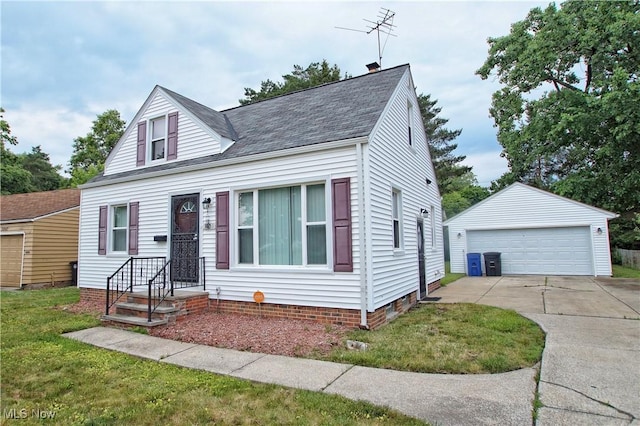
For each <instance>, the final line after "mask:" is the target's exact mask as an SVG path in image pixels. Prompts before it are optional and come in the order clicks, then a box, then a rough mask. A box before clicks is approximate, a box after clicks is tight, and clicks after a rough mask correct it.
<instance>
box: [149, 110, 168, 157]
mask: <svg viewBox="0 0 640 426" xmlns="http://www.w3.org/2000/svg"><path fill="white" fill-rule="evenodd" d="M150 123H151V130H150V132H151V138H150V140H151V150H150V151H151V160H152V161H153V160H160V159H163V158H164V150H165V141H166V139H167V138H166V136H167V120H166V117H164V116H162V117H158V118H155V119H153V120H151V121H150Z"/></svg>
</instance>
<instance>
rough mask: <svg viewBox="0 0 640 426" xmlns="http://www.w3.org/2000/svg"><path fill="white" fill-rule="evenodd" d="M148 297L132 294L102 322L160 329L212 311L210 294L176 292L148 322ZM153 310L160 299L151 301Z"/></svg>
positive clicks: (112, 308) (166, 299)
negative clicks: (159, 327) (182, 319)
mask: <svg viewBox="0 0 640 426" xmlns="http://www.w3.org/2000/svg"><path fill="white" fill-rule="evenodd" d="M148 298H149V296H148V294H147V293H146V292H134V293H129V294H127V296H126V299H125V297H123V299H125V300H126V301H122V302H117V303H116V304H115V305H114V306H112V307H111V312H113V313H110V314H109V315H102V317H101V318H100V319H101V320H102V323H103V324H104V325H111V326H114V327H132V326H138V327H145V328H148V327H157V326H160V325H167V324H175V322H176V321H178V320H180V319H181V318H183V317H185V316H186V315H189V314H195V313H200V312H203V311H205V310H207V309H208V308H209V292H207V291H188V290H176V291H175V292H174V295H173V296H167V297H165V299H164V300H163V301H162V302H160V306H158V307H157V308H156V309H155V311H154V312H152V314H151V321H149V319H148V309H149V305H148ZM152 299H153V301H152V307H153V306H154V305H155V304H156V303H157V302H156V300H157V298H155V297H152Z"/></svg>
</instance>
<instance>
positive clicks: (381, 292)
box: [364, 72, 444, 310]
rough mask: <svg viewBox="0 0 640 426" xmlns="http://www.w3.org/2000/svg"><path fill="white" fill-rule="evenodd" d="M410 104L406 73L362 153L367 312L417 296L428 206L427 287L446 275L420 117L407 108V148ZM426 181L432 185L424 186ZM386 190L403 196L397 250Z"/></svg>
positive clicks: (435, 194)
mask: <svg viewBox="0 0 640 426" xmlns="http://www.w3.org/2000/svg"><path fill="white" fill-rule="evenodd" d="M409 104H412V105H417V98H416V96H415V92H414V90H413V84H412V82H411V81H410V73H408V72H407V74H405V76H404V78H403V80H402V81H401V82H400V83H399V84H398V86H397V88H396V92H395V93H394V95H393V97H392V99H391V101H390V104H389V105H388V106H387V109H386V111H385V112H384V114H383V116H382V117H381V119H380V120H379V122H378V124H377V125H376V128H375V130H374V133H373V135H372V136H371V137H370V142H369V144H368V145H367V146H366V149H365V153H366V155H368V165H367V166H366V167H365V176H364V180H365V182H367V183H368V193H369V197H370V206H369V207H368V209H369V211H370V216H368V219H369V221H370V223H369V224H368V227H367V234H368V235H370V238H371V243H370V244H369V245H368V246H367V248H368V250H370V259H371V262H370V264H369V265H368V268H369V271H368V275H367V279H368V281H369V282H370V284H369V286H370V287H369V288H370V289H372V290H371V291H370V292H369V293H368V297H369V300H368V303H369V306H368V309H369V310H373V309H376V308H379V307H381V306H385V305H387V304H388V303H390V302H392V301H393V300H395V299H397V298H399V297H402V296H404V295H406V294H407V293H409V292H411V291H413V290H415V291H418V286H419V275H418V241H417V234H416V232H415V229H416V223H417V220H418V218H419V217H420V211H421V209H428V208H429V206H431V205H433V206H437V208H435V211H434V221H435V222H434V223H435V224H436V226H435V229H433V227H432V226H431V225H430V222H429V221H425V223H424V226H425V228H427V229H425V233H426V235H431V234H432V233H433V234H434V235H435V237H436V240H437V243H436V245H435V247H434V248H433V249H427V250H425V270H426V274H425V276H426V281H427V285H428V284H429V283H432V282H434V281H436V280H438V279H440V278H441V277H443V276H444V252H443V250H442V246H443V245H442V227H441V223H442V216H441V209H440V208H439V206H440V195H439V193H438V188H437V184H436V183H435V182H436V178H435V174H434V171H433V166H432V164H431V160H430V155H429V151H428V148H427V141H426V137H425V134H424V131H423V128H422V118H421V117H420V112H419V111H418V108H415V107H414V108H411V110H412V116H411V120H412V122H413V125H412V135H411V137H412V141H413V144H412V145H411V146H410V145H409V143H408V142H407V129H408V127H409V121H408V120H409V117H408V110H409V109H408V105H409ZM427 179H429V180H430V181H431V182H433V183H431V184H430V185H427V184H426V181H427ZM390 188H398V189H400V190H401V191H402V210H401V222H402V223H403V226H402V240H401V241H402V249H401V250H397V249H396V250H394V249H393V232H392V227H391V225H390V218H391V217H392V203H391V196H390Z"/></svg>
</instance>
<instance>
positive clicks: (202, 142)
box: [104, 90, 228, 175]
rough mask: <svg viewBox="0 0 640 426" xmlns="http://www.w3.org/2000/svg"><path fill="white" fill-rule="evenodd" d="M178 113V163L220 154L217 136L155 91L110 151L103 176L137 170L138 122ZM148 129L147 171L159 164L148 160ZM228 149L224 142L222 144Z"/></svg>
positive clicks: (149, 150) (220, 142) (149, 133)
mask: <svg viewBox="0 0 640 426" xmlns="http://www.w3.org/2000/svg"><path fill="white" fill-rule="evenodd" d="M174 111H179V114H178V158H177V160H178V161H181V160H188V159H191V158H198V157H202V156H205V155H211V154H217V153H219V152H220V151H221V149H222V148H221V144H222V143H223V141H222V138H221V137H220V136H219V135H215V134H214V135H212V134H211V133H208V132H207V131H205V130H203V128H202V127H200V125H198V123H196V122H195V121H194V120H193V119H192V117H191V116H190V115H189V114H188V113H187V112H185V111H184V110H182V109H179V108H178V106H177V105H176V104H174V103H173V102H171V101H169V99H168V98H167V97H166V96H165V95H164V94H163V93H162V92H161V91H159V90H156V91H154V92H153V93H152V95H151V97H150V98H149V100H148V104H147V105H146V108H145V107H143V108H142V109H141V111H140V113H139V114H138V115H137V116H136V117H134V119H133V121H132V122H130V123H129V127H127V130H126V132H125V134H124V135H123V139H121V140H120V141H119V142H118V144H117V145H116V146H115V147H114V151H113V152H112V153H111V154H110V155H109V158H108V159H107V162H106V164H105V171H104V174H105V175H111V174H115V173H120V172H125V171H129V170H134V169H137V168H140V167H137V166H136V147H137V125H138V123H139V122H140V121H144V120H153V119H155V118H158V117H160V116H166V115H167V114H169V113H171V112H174ZM150 127H151V126H149V125H148V126H147V135H148V136H147V149H146V157H147V161H146V162H145V166H142V167H148V166H153V165H157V164H159V162H158V161H156V162H153V161H150V159H151V144H150V135H151V129H150ZM165 132H166V130H165ZM226 143H227V145H228V142H226ZM164 158H165V159H166V133H165V157H164Z"/></svg>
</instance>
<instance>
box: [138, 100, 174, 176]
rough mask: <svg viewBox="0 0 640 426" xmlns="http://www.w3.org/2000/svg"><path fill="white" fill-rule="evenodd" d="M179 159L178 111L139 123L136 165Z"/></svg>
mask: <svg viewBox="0 0 640 426" xmlns="http://www.w3.org/2000/svg"><path fill="white" fill-rule="evenodd" d="M176 159H178V111H174V112H170V113H169V114H167V115H163V116H160V117H156V118H152V119H148V120H142V121H140V122H139V123H138V136H137V148H136V166H144V165H146V164H150V163H153V162H154V161H160V160H167V161H171V160H176Z"/></svg>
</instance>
